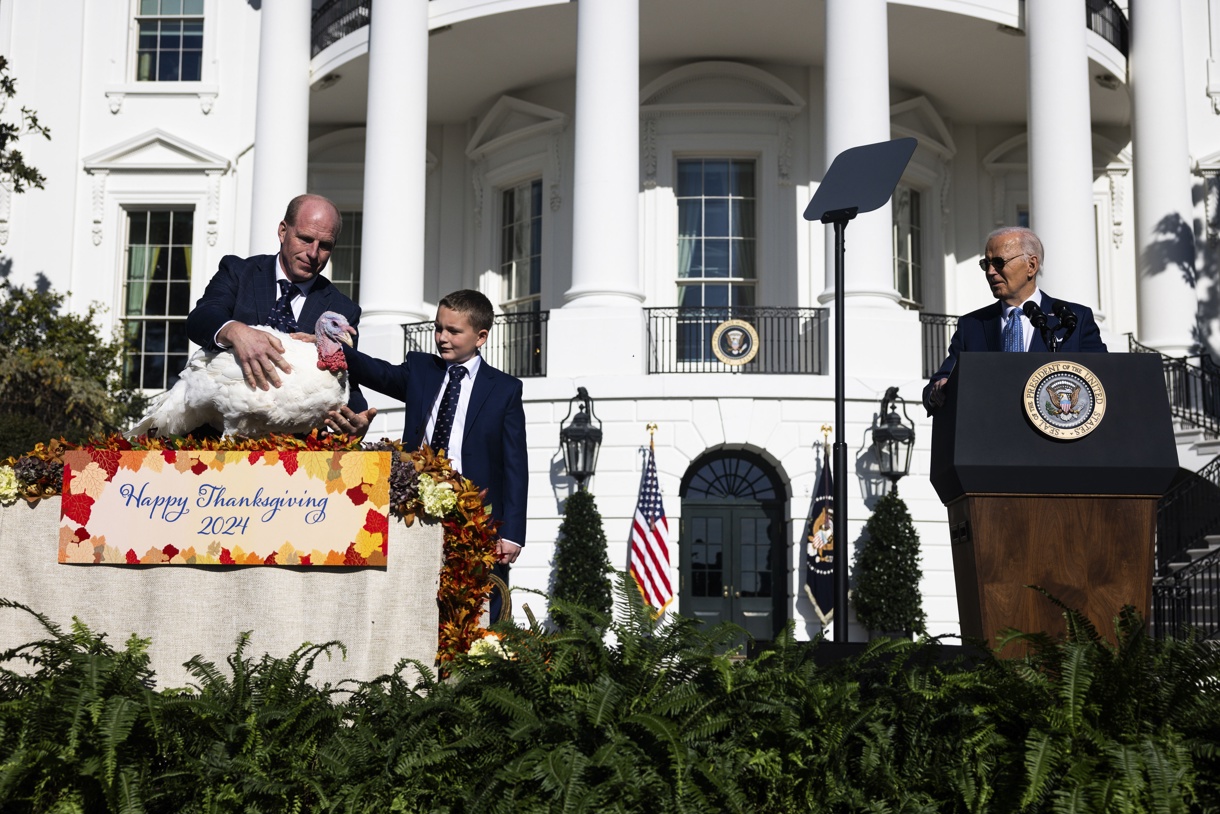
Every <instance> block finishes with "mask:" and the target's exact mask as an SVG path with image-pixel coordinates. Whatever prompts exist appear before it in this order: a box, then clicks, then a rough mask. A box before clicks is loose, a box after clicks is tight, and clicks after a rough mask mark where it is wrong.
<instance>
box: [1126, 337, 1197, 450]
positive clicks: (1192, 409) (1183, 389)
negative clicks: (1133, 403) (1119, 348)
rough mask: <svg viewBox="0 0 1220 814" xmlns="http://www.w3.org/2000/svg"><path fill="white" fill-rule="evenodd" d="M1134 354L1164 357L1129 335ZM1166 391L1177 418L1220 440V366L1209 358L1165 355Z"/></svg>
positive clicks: (1163, 359)
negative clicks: (1218, 437)
mask: <svg viewBox="0 0 1220 814" xmlns="http://www.w3.org/2000/svg"><path fill="white" fill-rule="evenodd" d="M1127 345H1128V349H1129V350H1130V351H1131V353H1160V351H1157V350H1155V349H1153V348H1150V347H1148V346H1147V345H1141V344H1140V343H1139V342H1136V341H1135V338H1134V337H1133V336H1132V335H1131V334H1127ZM1160 356H1161V367H1162V369H1163V370H1164V371H1165V389H1166V390H1167V391H1168V392H1169V409H1170V411H1171V412H1172V413H1173V415H1174V417H1175V418H1177V419H1179V420H1180V421H1183V422H1185V423H1187V424H1190V425H1191V426H1194V427H1198V428H1200V429H1202V430H1204V431H1206V432H1208V433H1210V434H1212V435H1213V436H1220V365H1217V364H1216V362H1215V361H1214V360H1213V359H1212V357H1211V356H1210V355H1209V354H1206V353H1203V354H1200V355H1198V356H1183V357H1180V358H1175V357H1172V356H1166V355H1165V354H1163V353H1161V354H1160Z"/></svg>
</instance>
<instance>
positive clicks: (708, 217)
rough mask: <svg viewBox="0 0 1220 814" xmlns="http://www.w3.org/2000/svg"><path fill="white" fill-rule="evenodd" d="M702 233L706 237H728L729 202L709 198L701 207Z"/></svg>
mask: <svg viewBox="0 0 1220 814" xmlns="http://www.w3.org/2000/svg"><path fill="white" fill-rule="evenodd" d="M703 234H704V236H706V237H728V234H729V202H728V200H727V199H721V200H709V201H707V202H706V205H705V206H704V209H703Z"/></svg>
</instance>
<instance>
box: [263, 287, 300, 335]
mask: <svg viewBox="0 0 1220 814" xmlns="http://www.w3.org/2000/svg"><path fill="white" fill-rule="evenodd" d="M276 282H277V283H279V284H280V298H279V299H278V300H276V301H275V307H274V308H272V309H271V313H270V315H268V317H267V324H268V325H269V326H271V327H272V328H275V329H276V330H277V331H283V332H284V333H286V334H290V333H292V332H293V331H295V330H296V329H297V320H296V317H294V316H293V315H292V298H293V297H295V296H296V295H297V294H300V293H301V289H299V288H297V284H296V283H291V282H289V281H288V280H276Z"/></svg>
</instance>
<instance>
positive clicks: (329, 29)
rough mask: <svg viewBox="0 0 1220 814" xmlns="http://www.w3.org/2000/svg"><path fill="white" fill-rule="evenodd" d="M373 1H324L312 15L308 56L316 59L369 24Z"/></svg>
mask: <svg viewBox="0 0 1220 814" xmlns="http://www.w3.org/2000/svg"><path fill="white" fill-rule="evenodd" d="M372 14H373V0H326V2H325V3H323V4H322V5H320V6H318V8H317V9H316V10H315V11H314V13H313V22H312V24H311V26H310V37H309V55H310V56H314V57H316V56H317V55H318V54H320V53H322V52H323V51H325V50H326V48H327V47H328V46H331V45H333V44H334V43H336V42H338V41H339V40H341V39H343V38H344V37H346V36H347V35H348V34H350V33H352V32H353V31H357V30H359V29H361V28H364V27H365V26H366V25H368V24H369V19H370V18H371V17H372Z"/></svg>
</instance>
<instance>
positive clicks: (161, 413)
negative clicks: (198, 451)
mask: <svg viewBox="0 0 1220 814" xmlns="http://www.w3.org/2000/svg"><path fill="white" fill-rule="evenodd" d="M194 414H195V411H194V410H192V409H190V407H188V406H187V403H186V388H185V387H181V386H179V385H174V386H173V387H171V388H170V389H169V390H166V391H165V392H164V393H162V394H161V395H159V396H157V397H156V398H155V399H154V400H153V402H152V404H151V405H149V410H148V415H146V416H144V417H143V418H142V419H140V421H139V423H138V424H136V425H135V426H134V427H132V428H131V429H130V430H128V431H127V437H128V438H135V437H136V436H137V435H178V434H181V433H183V432H186V431H188V430H192V429H194V428H195V427H197V426H199V423H202V422H199V423H195V424H191V423H190V420H191V419H192V418H193V417H194ZM188 424H189V426H185V425H188Z"/></svg>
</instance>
